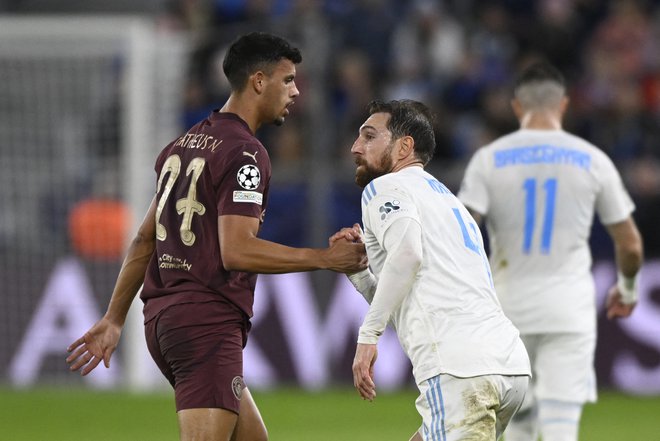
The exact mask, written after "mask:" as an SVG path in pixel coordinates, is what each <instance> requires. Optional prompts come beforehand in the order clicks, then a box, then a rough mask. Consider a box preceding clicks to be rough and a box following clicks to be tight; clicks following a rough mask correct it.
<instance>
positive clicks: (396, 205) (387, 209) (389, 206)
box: [378, 199, 401, 220]
mask: <svg viewBox="0 0 660 441" xmlns="http://www.w3.org/2000/svg"><path fill="white" fill-rule="evenodd" d="M400 208H401V202H399V201H397V200H396V199H394V200H393V201H392V202H385V203H384V204H383V205H381V206H380V207H379V208H378V212H379V213H381V214H380V220H385V218H386V217H387V215H388V214H390V213H391V212H393V211H397V210H399V209H400Z"/></svg>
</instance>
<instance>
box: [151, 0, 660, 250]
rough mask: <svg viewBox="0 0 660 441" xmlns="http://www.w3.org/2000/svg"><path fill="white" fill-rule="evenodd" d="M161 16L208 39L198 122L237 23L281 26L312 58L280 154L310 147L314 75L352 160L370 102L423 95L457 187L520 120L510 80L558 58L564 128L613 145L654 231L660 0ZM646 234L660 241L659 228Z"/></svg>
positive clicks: (302, 73) (286, 8) (183, 11)
mask: <svg viewBox="0 0 660 441" xmlns="http://www.w3.org/2000/svg"><path fill="white" fill-rule="evenodd" d="M161 24H162V26H164V27H168V28H174V29H185V30H188V31H192V33H193V35H195V38H196V39H197V41H198V43H197V51H196V53H195V58H194V63H193V64H192V69H191V72H190V75H189V81H188V87H187V90H186V115H185V118H186V121H185V124H186V125H190V124H192V123H193V122H194V121H196V120H197V119H198V118H199V117H201V116H203V115H205V114H206V113H207V112H208V110H209V109H211V108H212V107H214V106H215V105H217V104H218V103H221V102H222V100H223V99H224V96H225V95H226V93H227V89H226V84H224V83H223V81H222V76H221V75H218V73H219V69H220V68H221V59H222V55H223V50H224V47H225V45H226V44H227V43H228V41H229V39H230V38H231V37H230V36H231V35H234V34H236V33H237V30H241V31H243V30H246V29H259V30H269V31H273V32H278V33H280V34H282V35H284V36H286V37H288V38H291V39H292V40H293V41H294V42H295V43H296V44H297V45H298V46H299V47H301V49H302V50H303V57H304V60H303V64H302V65H301V66H300V67H299V77H298V79H297V82H298V85H299V88H300V89H301V91H302V95H301V97H300V100H299V102H298V103H297V104H296V111H295V115H296V116H295V117H292V118H290V120H289V121H288V122H287V124H286V125H285V126H284V127H283V128H281V129H278V131H272V132H269V133H266V135H264V136H266V137H267V138H268V140H267V141H266V142H267V143H268V145H269V148H270V149H271V151H272V152H273V160H274V162H277V161H279V160H282V161H286V162H291V161H294V162H295V161H305V158H306V155H308V154H309V151H310V150H309V148H307V147H306V146H309V145H310V143H314V141H315V133H314V131H312V133H310V130H309V127H314V126H313V125H310V124H307V123H306V121H307V120H308V119H309V118H311V117H312V115H309V114H308V113H309V108H310V107H311V106H310V101H309V100H310V97H309V96H308V92H310V91H309V88H310V86H309V85H310V84H312V85H313V87H314V88H316V90H315V92H316V94H315V95H314V94H313V95H312V98H313V99H315V100H317V101H315V103H316V104H317V105H318V103H319V101H318V100H320V103H321V104H322V105H323V106H324V107H322V108H323V109H325V110H324V115H323V119H322V121H323V126H324V130H327V136H330V137H331V138H332V141H331V142H330V146H331V147H330V149H331V151H330V153H329V154H328V158H329V159H337V160H340V161H350V156H349V154H348V152H349V147H350V144H351V142H352V139H353V138H354V137H355V134H356V130H357V127H358V126H359V124H360V123H361V122H362V121H363V120H364V111H365V105H366V103H368V102H369V101H370V100H371V99H374V98H381V99H396V98H413V99H417V100H421V101H424V102H425V103H427V104H429V105H431V106H432V107H433V108H434V110H435V111H436V113H437V115H438V120H437V139H438V146H437V152H436V157H435V159H434V165H436V166H437V167H440V168H441V169H445V170H447V174H446V176H445V181H447V184H448V185H449V186H450V188H453V189H456V186H457V185H458V183H459V182H460V178H461V176H462V169H463V168H462V167H463V166H464V165H465V162H466V161H467V160H468V159H469V158H470V156H471V155H472V153H473V152H474V151H475V149H477V148H478V147H480V146H482V145H484V144H486V143H488V142H489V141H490V140H492V139H494V138H496V137H498V136H500V135H502V134H504V133H506V132H509V131H512V130H515V129H516V128H517V124H516V121H515V119H514V117H513V114H512V112H511V110H510V107H509V101H510V98H511V86H512V81H513V79H514V78H515V75H516V73H517V72H518V71H519V70H520V69H521V67H522V66H524V65H525V64H526V63H529V62H530V61H533V60H535V59H539V58H543V59H546V60H548V61H550V62H552V63H553V64H555V65H556V66H557V67H559V68H560V69H561V70H562V72H563V73H564V74H565V76H566V78H567V81H568V84H569V94H570V98H571V105H570V109H569V113H568V115H567V117H566V120H565V129H566V130H568V131H570V132H573V133H575V134H577V135H579V136H582V137H584V138H586V139H588V140H590V141H591V142H593V143H594V144H596V145H597V146H599V147H600V148H601V149H603V150H604V151H605V152H606V153H607V154H608V155H609V156H610V157H612V159H613V160H614V161H615V163H616V164H617V166H618V167H619V169H620V170H621V172H622V174H623V176H624V179H625V180H626V184H627V186H628V188H629V190H630V192H631V194H632V195H633V197H634V199H635V201H636V203H637V205H638V210H637V212H636V219H637V221H638V222H639V224H640V227H641V228H642V230H643V231H654V228H655V225H656V223H657V221H658V220H660V161H659V160H660V1H642V0H609V1H605V0H537V1H527V0H500V1H487V0H451V1H450V0H446V1H439V0H435V1H434V0H412V1H397V0H355V1H349V0H325V1H322V0H215V1H212V2H208V1H203V0H173V1H171V2H170V3H169V9H168V11H167V13H165V14H163V16H162V18H161ZM314 108H315V109H316V108H318V107H314ZM305 128H307V129H308V130H305ZM317 129H318V128H317ZM317 129H316V130H317ZM450 170H458V172H454V173H452V172H451V171H450ZM645 238H646V241H647V250H648V252H649V253H651V254H654V253H655V254H657V253H658V252H659V251H660V235H658V234H647V235H646V237H645Z"/></svg>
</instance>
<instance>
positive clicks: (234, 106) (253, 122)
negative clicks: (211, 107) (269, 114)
mask: <svg viewBox="0 0 660 441" xmlns="http://www.w3.org/2000/svg"><path fill="white" fill-rule="evenodd" d="M220 112H226V113H234V114H236V115H238V116H239V117H240V118H241V119H242V120H243V121H245V122H246V123H247V125H248V127H249V128H250V131H252V133H253V134H254V133H256V132H257V129H258V128H259V127H260V126H261V121H260V120H259V116H258V115H259V113H258V109H257V107H256V106H254V105H253V104H252V100H244V99H241V98H240V97H236V96H234V95H233V94H232V95H231V96H230V97H229V99H228V100H227V102H226V103H225V105H224V106H222V108H221V109H220Z"/></svg>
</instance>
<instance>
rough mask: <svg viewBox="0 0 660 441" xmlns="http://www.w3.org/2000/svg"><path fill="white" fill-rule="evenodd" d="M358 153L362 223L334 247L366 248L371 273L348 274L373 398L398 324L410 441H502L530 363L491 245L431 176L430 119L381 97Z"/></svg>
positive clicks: (366, 388)
mask: <svg viewBox="0 0 660 441" xmlns="http://www.w3.org/2000/svg"><path fill="white" fill-rule="evenodd" d="M369 114H370V115H371V116H369V118H368V119H367V120H366V122H365V123H364V124H363V125H362V127H360V131H359V136H358V138H357V140H356V141H355V143H354V144H353V147H352V149H351V152H352V153H353V156H354V157H355V162H356V164H357V169H356V178H355V181H356V183H357V184H358V185H359V186H360V187H363V188H364V191H363V193H362V222H363V225H364V233H362V231H361V229H360V227H359V225H355V226H354V227H353V228H351V229H348V228H345V229H343V230H342V231H340V232H338V233H336V234H335V235H334V236H332V237H331V238H330V240H331V243H332V242H333V241H344V240H343V239H344V238H346V239H349V240H353V241H357V242H360V241H364V243H365V244H366V247H367V254H368V256H369V262H370V268H371V270H369V269H367V270H364V271H361V272H359V273H357V274H353V275H351V276H350V277H349V279H350V280H351V282H352V283H353V285H354V286H355V287H356V289H357V290H358V291H359V292H360V293H361V294H362V295H363V296H364V297H365V299H366V300H367V301H368V302H369V303H370V307H369V312H368V313H367V316H366V317H365V319H364V322H363V324H362V326H361V327H360V332H359V337H358V345H357V350H356V354H355V359H354V361H353V378H354V383H355V387H356V388H357V390H358V392H359V394H360V395H361V396H362V398H363V399H367V400H373V399H374V398H375V397H376V388H375V384H374V378H373V366H374V363H375V362H376V355H377V346H376V344H377V342H378V339H379V337H380V336H381V335H382V334H383V331H384V330H385V327H386V325H387V323H388V321H390V322H391V323H392V325H393V327H394V329H395V330H396V332H397V335H398V337H399V341H400V342H401V346H402V347H403V349H404V351H405V353H406V354H407V356H408V357H409V358H410V360H411V362H412V366H413V375H414V377H415V381H416V383H417V385H418V387H419V390H420V396H419V398H418V399H417V402H416V404H417V410H418V411H419V413H420V415H421V416H422V420H423V424H422V427H421V428H420V429H419V430H418V431H417V432H415V433H414V434H413V436H412V438H411V440H417V441H419V440H427V441H430V440H446V441H454V440H467V439H470V440H495V439H496V437H499V435H500V434H501V433H502V431H503V429H504V427H506V425H507V422H508V421H509V419H510V418H511V416H512V415H513V414H514V413H515V411H516V410H517V409H518V407H519V406H520V404H521V403H522V401H523V397H524V395H525V391H526V390H527V383H528V380H529V374H530V366H529V359H528V357H527V353H526V352H525V347H524V345H523V342H522V341H521V340H520V338H519V335H518V330H517V329H516V328H515V327H514V326H513V324H512V323H511V322H510V321H509V319H507V318H506V317H505V315H504V313H503V312H502V309H501V307H500V304H499V302H498V300H497V297H496V295H495V291H494V289H493V286H492V280H491V276H490V268H489V265H488V260H487V258H486V255H485V253H484V250H483V240H482V238H481V234H480V232H479V229H478V227H477V225H476V224H475V222H474V220H473V219H472V217H471V216H470V214H469V213H468V212H467V210H466V209H465V207H463V205H462V204H461V203H460V202H459V200H458V199H457V198H456V197H455V196H454V195H453V194H452V193H451V192H450V191H449V190H448V189H447V188H446V187H445V186H444V185H443V184H442V183H440V182H439V181H438V180H437V179H436V178H435V177H433V176H432V175H430V174H429V173H427V172H426V171H425V170H424V166H425V165H426V164H427V163H428V162H429V161H430V159H431V157H432V156H433V153H434V150H435V136H434V132H433V125H432V115H431V113H430V111H429V109H428V108H427V107H426V106H424V105H423V104H422V103H419V102H416V101H410V100H404V101H390V102H387V103H383V102H379V101H374V102H372V103H371V104H370V106H369Z"/></svg>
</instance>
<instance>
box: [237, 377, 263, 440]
mask: <svg viewBox="0 0 660 441" xmlns="http://www.w3.org/2000/svg"><path fill="white" fill-rule="evenodd" d="M266 440H268V431H267V430H266V425H265V424H264V420H263V419H262V418H261V413H260V412H259V408H258V407H257V404H256V403H255V402H254V399H253V398H252V394H250V391H249V390H248V388H245V389H243V394H242V397H241V406H240V412H239V414H238V422H237V423H236V428H235V429H234V435H233V436H232V438H231V441H266Z"/></svg>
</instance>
